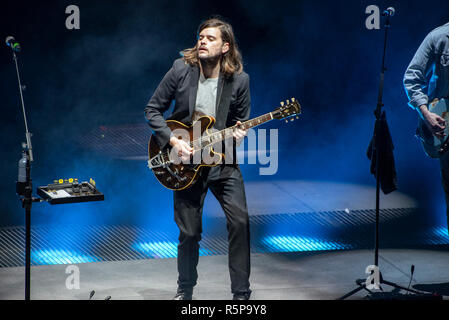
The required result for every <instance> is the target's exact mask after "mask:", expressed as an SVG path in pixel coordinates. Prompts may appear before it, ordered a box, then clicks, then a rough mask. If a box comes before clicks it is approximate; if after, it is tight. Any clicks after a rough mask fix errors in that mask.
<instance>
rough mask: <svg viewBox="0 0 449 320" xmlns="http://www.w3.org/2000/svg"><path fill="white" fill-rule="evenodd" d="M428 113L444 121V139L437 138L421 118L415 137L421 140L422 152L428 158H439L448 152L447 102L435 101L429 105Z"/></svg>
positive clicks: (448, 113)
mask: <svg viewBox="0 0 449 320" xmlns="http://www.w3.org/2000/svg"><path fill="white" fill-rule="evenodd" d="M429 111H430V112H433V113H435V114H437V115H439V116H440V117H441V118H443V119H444V121H446V128H445V129H444V137H443V138H437V137H436V136H435V135H434V134H433V133H432V131H430V129H429V128H428V127H427V125H426V123H425V122H424V120H423V119H421V117H420V118H419V122H418V129H416V136H417V137H418V138H419V139H420V140H421V144H422V146H423V148H424V151H425V152H426V154H427V155H428V156H429V157H431V158H441V157H442V156H443V154H445V153H446V152H447V150H449V100H448V99H441V100H438V99H435V100H434V101H433V102H432V103H431V104H430V105H429Z"/></svg>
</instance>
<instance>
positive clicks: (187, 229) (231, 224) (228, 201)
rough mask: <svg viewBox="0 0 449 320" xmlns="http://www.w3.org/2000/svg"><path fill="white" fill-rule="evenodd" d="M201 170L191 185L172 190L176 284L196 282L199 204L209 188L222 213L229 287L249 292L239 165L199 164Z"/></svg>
mask: <svg viewBox="0 0 449 320" xmlns="http://www.w3.org/2000/svg"><path fill="white" fill-rule="evenodd" d="M201 170H202V171H201V175H200V177H199V179H198V181H196V183H195V184H194V185H193V186H191V187H190V188H187V189H185V190H181V191H174V211H175V221H176V224H177V225H178V227H179V230H180V234H179V245H178V260H177V262H178V273H179V277H178V287H179V288H183V289H185V288H187V289H188V288H192V287H193V286H195V285H196V283H197V279H198V273H197V265H198V258H199V247H200V246H199V242H200V240H201V232H202V212H203V204H204V199H205V197H206V194H207V191H208V189H210V190H211V191H212V193H213V194H214V196H215V198H217V200H218V202H219V203H220V205H221V207H222V208H223V211H224V213H225V215H226V221H227V224H226V227H227V230H228V241H229V249H228V251H229V257H228V263H229V274H230V277H231V291H232V293H245V292H250V289H249V276H250V235H249V217H248V209H247V206H246V196H245V189H244V185H243V178H242V174H241V172H240V168H239V166H238V165H220V166H217V167H212V168H209V167H203V168H202V169H201Z"/></svg>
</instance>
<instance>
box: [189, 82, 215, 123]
mask: <svg viewBox="0 0 449 320" xmlns="http://www.w3.org/2000/svg"><path fill="white" fill-rule="evenodd" d="M217 86H218V78H208V79H206V78H204V76H203V75H202V74H200V79H199V81H198V92H197V93H196V104H195V113H194V115H193V118H194V119H193V120H196V119H197V118H198V116H202V115H208V116H212V117H215V104H216V101H217Z"/></svg>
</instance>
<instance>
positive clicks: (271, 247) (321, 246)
mask: <svg viewBox="0 0 449 320" xmlns="http://www.w3.org/2000/svg"><path fill="white" fill-rule="evenodd" d="M262 244H264V245H266V246H267V247H268V251H270V252H300V251H325V250H347V249H351V248H352V246H351V245H349V244H343V243H339V242H335V241H323V240H320V239H314V238H308V237H298V236H268V237H265V238H263V240H262Z"/></svg>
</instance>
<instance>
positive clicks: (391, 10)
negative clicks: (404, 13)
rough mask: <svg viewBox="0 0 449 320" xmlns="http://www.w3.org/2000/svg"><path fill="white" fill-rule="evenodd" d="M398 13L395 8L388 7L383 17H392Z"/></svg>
mask: <svg viewBox="0 0 449 320" xmlns="http://www.w3.org/2000/svg"><path fill="white" fill-rule="evenodd" d="M395 13H396V10H395V9H394V8H393V7H388V8H387V9H386V10H384V12H382V15H383V16H386V17H392V16H394V14H395Z"/></svg>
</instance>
